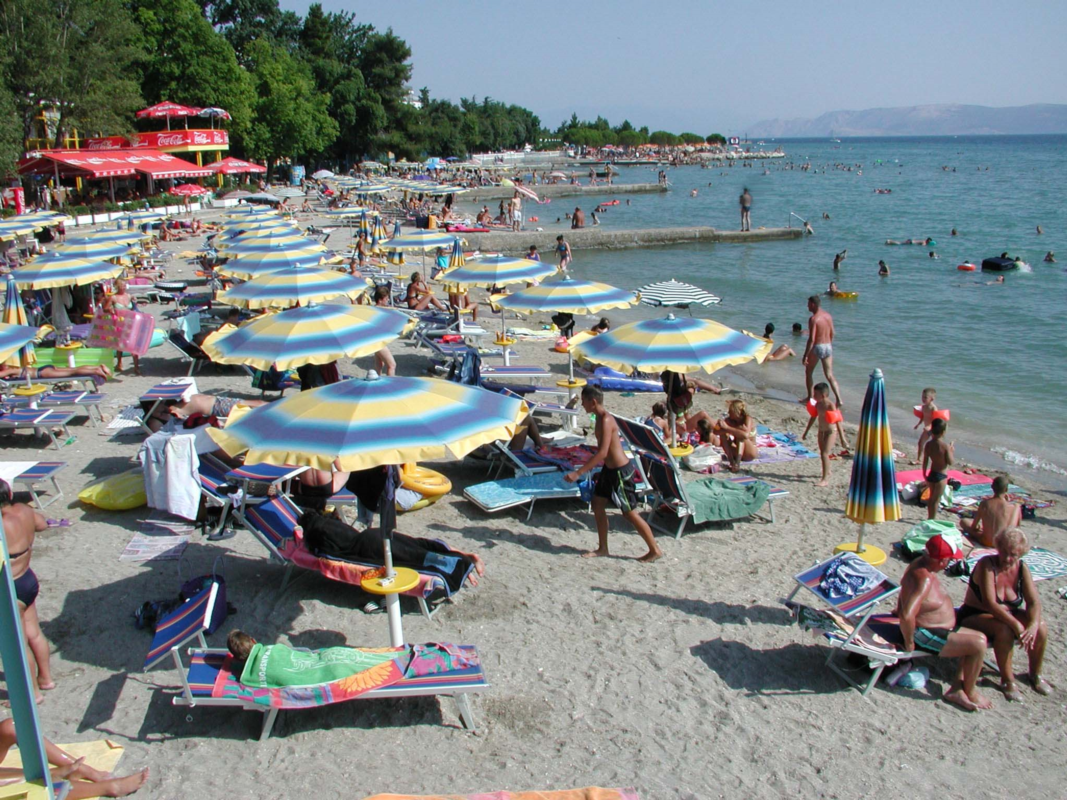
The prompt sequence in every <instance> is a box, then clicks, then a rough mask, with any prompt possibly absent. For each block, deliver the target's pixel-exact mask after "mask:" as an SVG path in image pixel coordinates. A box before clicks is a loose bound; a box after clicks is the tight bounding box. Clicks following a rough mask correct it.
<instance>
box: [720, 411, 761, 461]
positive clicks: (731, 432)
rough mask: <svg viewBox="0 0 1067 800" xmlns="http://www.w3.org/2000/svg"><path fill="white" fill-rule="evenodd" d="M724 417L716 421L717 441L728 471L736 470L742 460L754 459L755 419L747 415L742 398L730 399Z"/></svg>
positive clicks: (755, 454)
mask: <svg viewBox="0 0 1067 800" xmlns="http://www.w3.org/2000/svg"><path fill="white" fill-rule="evenodd" d="M726 408H727V411H726V417H725V419H723V420H722V421H721V422H719V423H718V433H719V441H720V445H721V446H722V449H723V452H725V453H726V458H727V460H728V461H729V462H730V471H731V472H737V471H738V470H739V469H740V468H741V462H742V461H755V460H756V456H757V452H756V420H755V419H753V418H752V417H750V416H749V415H748V410H747V408H746V407H745V401H744V400H731V401H730V405H728V406H727V407H726Z"/></svg>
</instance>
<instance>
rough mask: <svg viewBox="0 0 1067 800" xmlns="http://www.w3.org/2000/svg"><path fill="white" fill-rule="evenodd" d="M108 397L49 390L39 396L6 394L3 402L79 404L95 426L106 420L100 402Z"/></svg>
mask: <svg viewBox="0 0 1067 800" xmlns="http://www.w3.org/2000/svg"><path fill="white" fill-rule="evenodd" d="M106 399H107V395H106V394H100V393H97V392H79V391H71V392H47V393H45V394H42V395H39V396H37V397H34V398H31V397H16V396H10V397H8V396H6V395H5V396H4V399H3V402H4V403H7V404H8V405H20V406H22V405H29V404H30V403H31V402H32V403H36V405H37V406H38V407H40V408H54V407H60V406H77V407H78V408H79V409H84V410H85V413H86V415H87V416H88V417H89V424H90V425H92V426H93V427H94V428H95V427H97V425H99V424H100V423H102V422H103V421H104V415H103V413H102V412H101V411H100V404H101V403H102V402H103V401H104V400H106Z"/></svg>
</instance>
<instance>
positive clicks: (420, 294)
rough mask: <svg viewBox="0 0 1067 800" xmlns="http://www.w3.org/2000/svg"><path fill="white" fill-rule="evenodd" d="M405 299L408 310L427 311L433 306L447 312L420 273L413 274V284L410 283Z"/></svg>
mask: <svg viewBox="0 0 1067 800" xmlns="http://www.w3.org/2000/svg"><path fill="white" fill-rule="evenodd" d="M405 299H406V301H407V304H408V308H410V309H414V310H415V311H425V310H426V308H427V307H429V306H431V305H432V306H433V307H434V308H437V309H440V310H441V311H444V310H445V307H444V306H443V305H441V301H440V300H438V299H437V298H436V297H434V296H433V291H432V290H431V289H430V287H429V286H427V285H426V281H424V280H423V279H422V275H420V274H419V273H418V272H412V273H411V282H410V283H408V293H407V297H406V298H405Z"/></svg>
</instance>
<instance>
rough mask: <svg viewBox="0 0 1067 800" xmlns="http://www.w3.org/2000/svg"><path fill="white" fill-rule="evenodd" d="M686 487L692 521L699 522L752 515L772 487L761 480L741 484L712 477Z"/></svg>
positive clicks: (760, 505) (758, 508)
mask: <svg viewBox="0 0 1067 800" xmlns="http://www.w3.org/2000/svg"><path fill="white" fill-rule="evenodd" d="M685 490H686V493H687V494H688V495H689V499H690V501H691V502H692V503H693V506H694V509H693V521H694V522H696V523H697V524H698V525H699V524H700V523H702V522H722V521H723V520H728V519H742V518H743V517H747V516H750V515H752V514H755V513H756V512H757V511H759V510H760V508H762V507H763V504H764V503H766V502H767V497H768V496H769V495H770V493H771V487H770V486H769V485H768V484H766V483H764V482H763V481H756V482H754V483H750V484H747V485H744V486H743V485H740V484H737V483H733V482H731V481H723V480H716V479H715V478H705V479H704V480H700V481H693V482H692V483H687V484H686V486H685Z"/></svg>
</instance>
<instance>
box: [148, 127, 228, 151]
mask: <svg viewBox="0 0 1067 800" xmlns="http://www.w3.org/2000/svg"><path fill="white" fill-rule="evenodd" d="M229 143H230V135H229V133H228V132H227V131H223V130H207V131H204V130H191V131H187V130H181V131H154V132H152V133H138V134H134V137H133V141H132V146H133V147H142V148H147V149H149V150H159V149H163V148H166V147H191V148H193V147H195V148H210V147H212V146H213V145H215V146H219V147H226V146H227V145H229Z"/></svg>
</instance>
